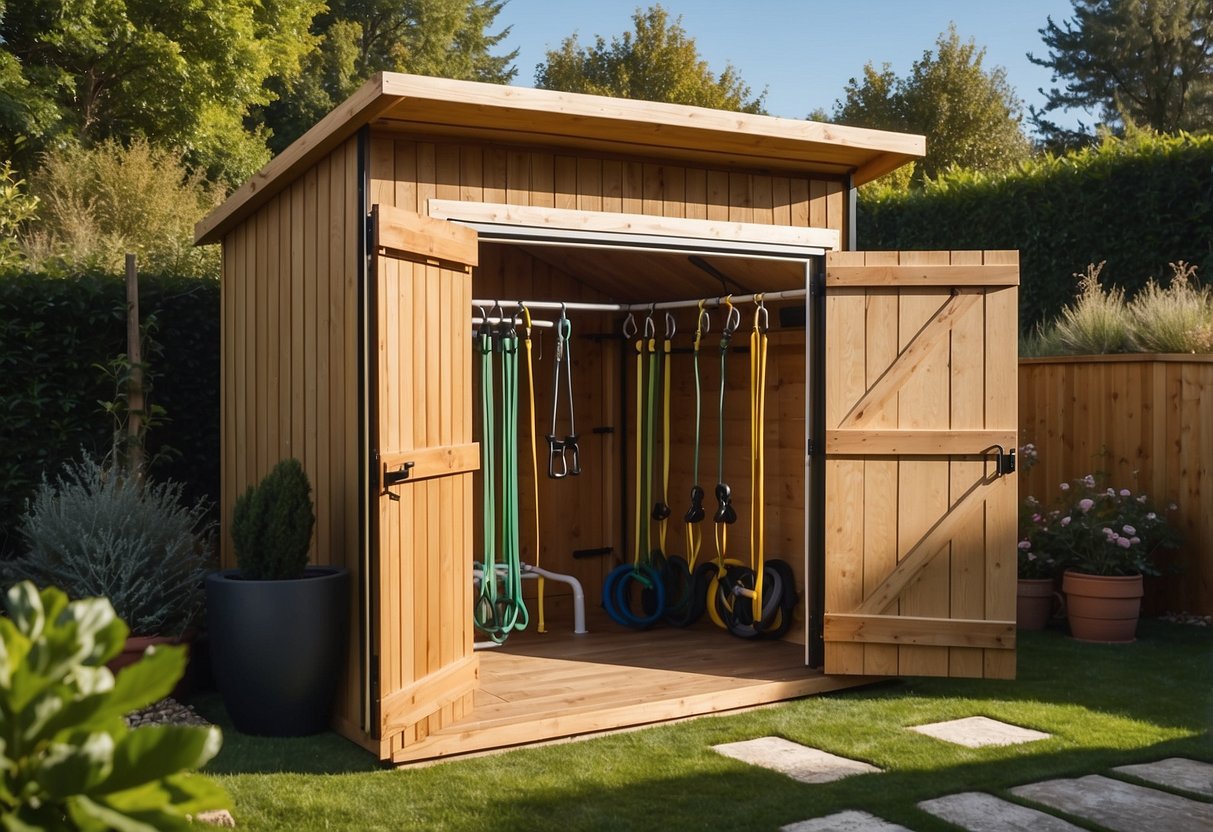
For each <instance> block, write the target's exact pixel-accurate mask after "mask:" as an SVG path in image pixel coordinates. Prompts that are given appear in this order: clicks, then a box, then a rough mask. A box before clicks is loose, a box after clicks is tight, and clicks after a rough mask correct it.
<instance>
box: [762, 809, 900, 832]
mask: <svg viewBox="0 0 1213 832" xmlns="http://www.w3.org/2000/svg"><path fill="white" fill-rule="evenodd" d="M779 832H911V830H909V829H906V828H905V827H904V826H898V825H897V824H895V823H889V822H888V821H886V820H881V819H880V818H878V817H876V816H875V815H869V814H868V813H867V812H855V811H849V812H839V813H838V814H835V815H826V816H825V817H824V818H814V819H813V820H802V821H800V822H799V823H790V824H788V825H787V826H782V827H780V829H779Z"/></svg>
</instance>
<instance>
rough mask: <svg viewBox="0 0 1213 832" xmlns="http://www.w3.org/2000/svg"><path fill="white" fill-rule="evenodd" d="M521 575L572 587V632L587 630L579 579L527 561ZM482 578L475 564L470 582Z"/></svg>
mask: <svg viewBox="0 0 1213 832" xmlns="http://www.w3.org/2000/svg"><path fill="white" fill-rule="evenodd" d="M497 569H498V570H499V571H501V572H504V571H505V570H506V565H505V564H503V563H499V564H497ZM522 577H523V578H530V579H532V580H539V578H540V577H543V578H546V579H548V580H549V581H558V582H560V583H562V584H568V585H569V586H570V587H572V588H573V634H574V635H578V636H583V635H585V634H586V633H588V632H589V630H587V629H586V628H585V591H584V590H583V589H582V588H581V581H579V580H577V579H576V578H574V577H573V576H572V575H562V574H560V573H559V572H549V571H548V570H547V569H541V568H540V567H538V566H531V565H530V564H529V563H524V564H522ZM483 578H484V569H483V567H481V566H480V564H477V565H476V566H474V567H473V568H472V583H473V584H479V583H480V582H481V581H482V580H483ZM473 646H474V647H499V646H500V645H498V644H497V643H496V642H492V641H489V642H483V643H482V642H476V643H475V644H474V645H473Z"/></svg>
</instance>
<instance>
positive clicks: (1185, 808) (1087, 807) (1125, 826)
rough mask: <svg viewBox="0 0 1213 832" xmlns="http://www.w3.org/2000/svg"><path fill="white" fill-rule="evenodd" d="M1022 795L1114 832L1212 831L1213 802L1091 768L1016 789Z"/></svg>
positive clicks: (1016, 794)
mask: <svg viewBox="0 0 1213 832" xmlns="http://www.w3.org/2000/svg"><path fill="white" fill-rule="evenodd" d="M1011 793H1012V794H1014V795H1015V796H1016V797H1021V798H1024V799H1025V800H1031V801H1033V802H1036V803H1041V804H1043V805H1045V806H1050V807H1052V808H1054V809H1058V810H1060V811H1063V812H1066V813H1067V814H1070V815H1075V816H1077V817H1081V818H1084V819H1086V820H1090V821H1094V822H1095V823H1098V824H1100V825H1101V826H1105V827H1107V828H1108V829H1111V830H1114V832H1145V830H1160V832H1161V830H1164V829H1165V830H1166V831H1167V832H1209V830H1210V829H1213V804H1210V803H1202V802H1200V801H1196V800H1190V799H1189V798H1186V797H1180V796H1179V795H1174V794H1170V793H1168V792H1163V791H1159V790H1158V789H1151V788H1147V787H1146V786H1137V785H1134V784H1133V783H1125V782H1124V781H1121V780H1113V779H1112V778H1110V777H1101V776H1100V775H1098V774H1091V775H1088V776H1086V777H1078V778H1075V779H1073V780H1046V781H1045V782H1043V783H1032V784H1031V785H1028V786H1018V787H1016V788H1014V789H1011Z"/></svg>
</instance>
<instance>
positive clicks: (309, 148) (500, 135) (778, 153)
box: [195, 72, 926, 244]
mask: <svg viewBox="0 0 1213 832" xmlns="http://www.w3.org/2000/svg"><path fill="white" fill-rule="evenodd" d="M366 125H370V126H371V127H372V128H375V129H382V130H388V131H391V130H398V131H401V132H407V133H412V134H421V135H429V136H457V137H467V138H473V139H483V140H490V141H494V142H512V143H517V144H532V145H536V144H537V145H543V146H548V147H558V148H559V147H569V148H584V149H590V150H595V151H601V152H608V153H615V154H625V155H638V156H642V157H644V158H650V159H652V158H657V159H671V160H681V161H686V162H692V163H699V164H705V165H720V166H725V167H735V168H744V169H748V170H769V171H772V172H780V173H793V172H799V173H820V174H828V175H834V176H851V177H853V182H854V184H855V185H862V184H864V183H865V182H869V181H871V180H873V179H875V178H877V177H878V176H881V175H883V174H885V173H888V172H889V171H891V170H894V169H895V168H898V167H900V166H901V165H903V164H905V163H907V162H909V161H912V160H913V159H916V158H919V157H921V156H922V155H923V154H924V153H925V152H926V140H925V139H924V138H923V137H922V136H917V135H910V134H904V133H891V132H887V131H884V130H867V129H864V128H859V127H846V126H842V125H836V124H823V123H820V122H813V121H799V120H796V119H785V118H773V117H771V116H756V115H749V114H747V113H734V112H728V111H724V110H710V109H707V108H704V107H688V106H684V105H680V104H662V103H656V102H652V101H634V100H630V99H620V98H606V97H603V96H596V95H580V94H576V93H564V92H552V91H550V90H536V89H528V88H524V87H510V86H504V85H499V84H482V83H476V82H471V81H452V80H449V79H446V78H429V77H423V76H417V75H403V74H400V73H393V72H384V73H379V74H377V75H375V76H374V77H372V78H371V79H370V80H368V81H367V82H366V83H365V84H363V85H362V87H360V88H359V89H358V90H357V91H356V92H355V93H354V94H353V95H351V96H350V97H349V98H348V99H346V100H345V101H344V102H342V103H341V104H340V105H338V106H337V107H336V108H334V109H333V111H332V112H330V113H329V114H328V115H326V116H325V117H324V118H323V119H321V120H320V121H319V122H318V123H317V124H316V125H315V126H313V127H312V128H311V129H310V130H308V131H307V132H306V133H305V134H304V135H303V136H301V137H300V138H299V139H297V140H296V141H295V142H294V143H293V144H292V145H291V146H290V147H288V148H287V149H286V150H284V151H283V152H282V153H281V154H279V155H278V156H276V157H275V158H274V159H272V160H271V161H270V162H269V163H268V164H267V165H266V166H265V167H264V168H262V169H261V170H260V171H259V172H258V173H256V174H255V175H254V176H253V177H252V178H251V179H249V180H248V181H247V182H245V183H244V184H243V185H241V186H240V187H239V188H237V189H236V190H235V191H234V192H233V193H232V195H231V196H230V197H228V199H227V200H226V201H225V202H224V203H223V204H222V205H220V206H219V207H218V208H216V209H215V210H214V211H212V212H211V213H210V214H208V215H207V216H206V217H205V218H203V219H202V221H201V222H199V223H198V225H197V226H196V227H195V241H196V242H197V243H199V244H202V243H213V242H217V241H219V240H220V239H222V237H223V235H224V234H225V233H226V232H227V231H228V230H230V229H231V228H232V227H233V226H235V225H236V224H237V223H239V222H240V221H241V220H243V219H244V218H245V217H247V216H248V215H250V214H251V213H252V212H254V211H255V210H257V208H259V207H260V206H261V205H262V204H264V202H265V201H266V200H268V199H269V198H270V197H271V196H273V195H274V194H275V193H277V192H278V191H279V190H281V189H282V188H284V187H286V186H287V185H288V184H290V183H291V182H292V181H294V179H295V178H296V177H297V176H298V175H300V174H302V173H303V171H305V170H306V169H307V168H309V167H311V166H312V165H313V164H315V163H316V162H317V161H318V160H319V159H321V158H322V157H324V156H325V155H327V154H328V153H329V152H331V151H332V150H333V149H334V148H335V147H337V146H338V145H339V144H341V143H342V142H344V141H345V140H346V139H348V138H349V137H350V136H352V135H354V134H355V133H356V132H357V131H358V130H359V129H361V128H362V127H363V126H366Z"/></svg>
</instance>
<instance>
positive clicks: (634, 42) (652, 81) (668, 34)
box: [535, 5, 766, 113]
mask: <svg viewBox="0 0 1213 832" xmlns="http://www.w3.org/2000/svg"><path fill="white" fill-rule="evenodd" d="M632 23H633V26H634V27H635V31H634V32H624V33H623V34H622V35H620V36H616V37H613V38H611V42H610V43H609V44H608V43H607V42H606V40H605V39H604V38H603V37H602V36H601V35H595V37H594V45H593V46H590V47H588V48H587V47H584V46H582V45H581V43H580V42H579V41H578V40H577V35H576V34H574V35H571V36H569V37H567V38H565V40H564V42H563V43H561V45H560V48H559V49H555V50H551V51H549V52H548V53H547V60H546V62H545V63H542V64H540V65H539V66H538V67H536V69H535V85H536V86H537V87H540V88H541V89H547V90H563V91H565V92H582V93H591V94H594V95H609V96H614V97H616V98H635V99H641V100H644V101H666V102H670V103H673V104H691V105H695V106H699V107H712V108H714V109H717V110H736V111H739V112H743V113H762V112H764V110H763V101H762V100H763V98H764V97H765V96H766V91H765V90H764V91H763V92H762V93H761V94H760V95H759V96H758V97H757V98H755V97H753V96H752V94H751V92H750V88H749V86H747V85H746V84H745V82H744V81H742V79H741V76H740V75H738V73H737V70H736V69H734V67H733V65H732V64H725V67H724V69H723V70H721V72H720V74H719V75H716V74H714V73H713V72H712V71H711V69H710V68H709V67H708V63H707V61H705V60H703V58H701V57H700V55H699V49H698V48H697V47H696V45H695V39H694V38H692V37H690V36H689V35H687V33H686V30H685V29H683V28H682V18H681V17H677V18H675V19H673V20H672V21H671V20H670V16H669V13H668V12H666V10H665V9H663V8H662V7H661V6H660V5H655V6H651V7H650V8H649V9H648V10H646V11H641V10H640V9H637V10H636V12H635V13H634V14H633V15H632Z"/></svg>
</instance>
